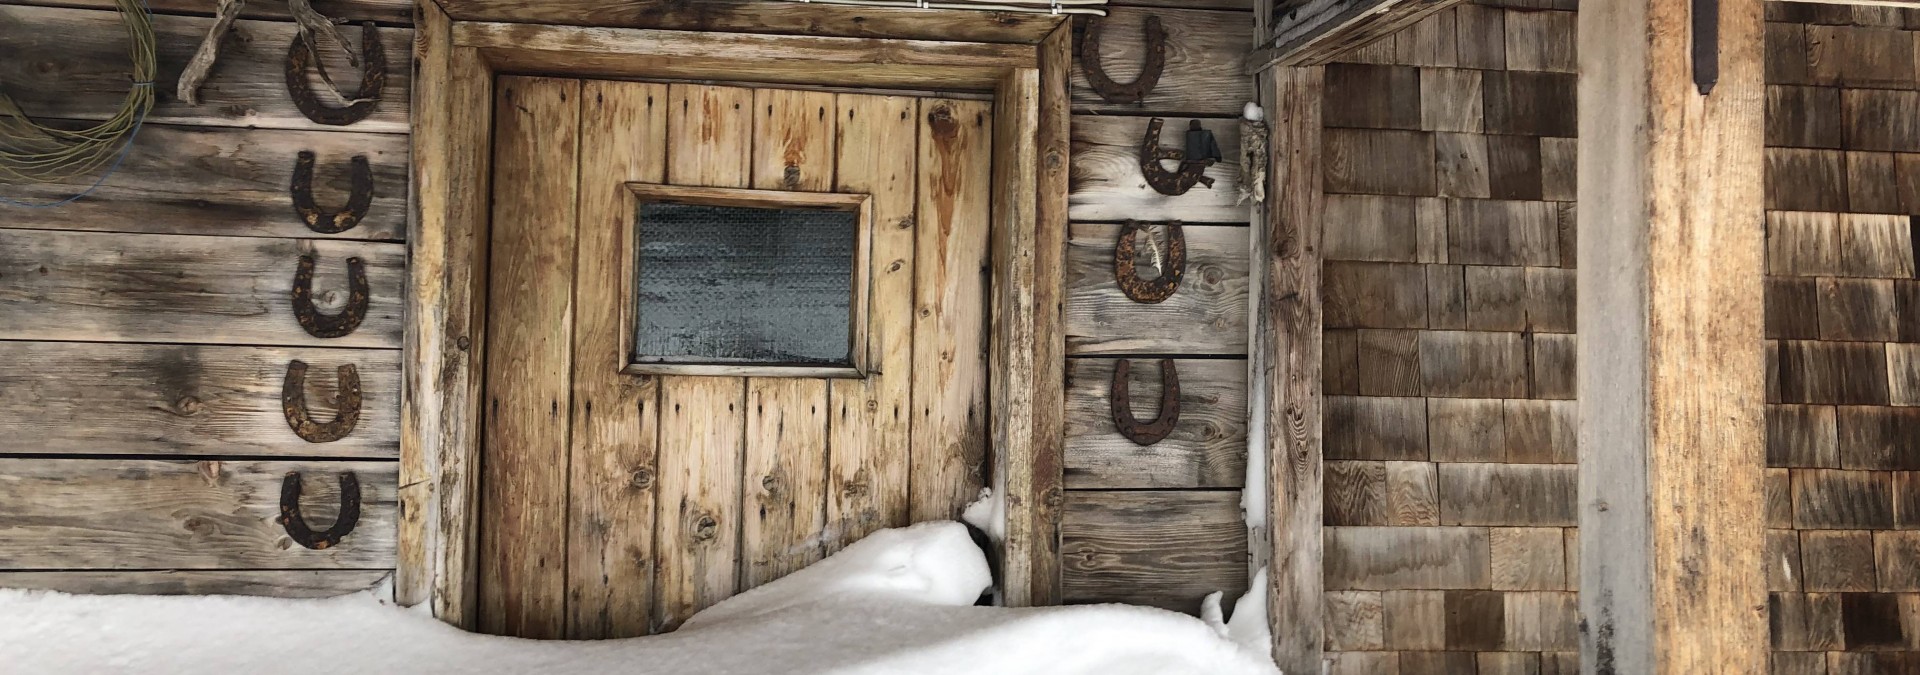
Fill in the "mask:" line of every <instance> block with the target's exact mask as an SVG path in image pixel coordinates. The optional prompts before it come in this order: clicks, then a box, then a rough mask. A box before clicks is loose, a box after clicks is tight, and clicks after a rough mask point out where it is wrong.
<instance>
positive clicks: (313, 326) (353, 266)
mask: <svg viewBox="0 0 1920 675" xmlns="http://www.w3.org/2000/svg"><path fill="white" fill-rule="evenodd" d="M313 267H314V260H313V256H312V255H302V256H300V269H299V270H297V271H295V272H294V273H293V318H294V320H295V321H299V322H300V327H301V328H305V329H306V330H307V334H308V335H312V336H314V337H317V338H337V337H341V336H344V335H347V334H349V333H352V332H353V330H354V329H355V328H359V327H360V322H361V321H362V320H364V319H366V318H367V302H368V298H369V296H371V295H372V293H373V287H372V286H371V285H369V284H368V283H367V265H366V263H364V262H361V261H360V259H359V258H348V259H347V307H346V309H343V310H340V313H339V314H334V315H326V314H321V313H320V309H319V308H317V307H315V306H314V305H313Z"/></svg>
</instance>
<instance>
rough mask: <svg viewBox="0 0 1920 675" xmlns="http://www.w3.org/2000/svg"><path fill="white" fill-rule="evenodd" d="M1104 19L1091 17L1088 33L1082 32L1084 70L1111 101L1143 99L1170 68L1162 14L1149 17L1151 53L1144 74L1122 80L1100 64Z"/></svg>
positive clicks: (1095, 89) (1142, 69) (1095, 90)
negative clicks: (1111, 74)
mask: <svg viewBox="0 0 1920 675" xmlns="http://www.w3.org/2000/svg"><path fill="white" fill-rule="evenodd" d="M1101 23H1102V20H1101V19H1088V20H1087V30H1086V33H1085V34H1084V35H1082V36H1080V70H1081V71H1082V72H1084V73H1085V74H1086V76H1087V86H1088V87H1090V88H1092V89H1093V93H1096V94H1099V95H1100V98H1102V99H1105V100H1106V101H1107V102H1108V103H1139V102H1140V101H1141V99H1144V98H1146V97H1147V94H1150V93H1153V88H1154V87H1155V86H1156V85H1159V84H1160V74H1161V73H1162V72H1163V71H1165V70H1166V68H1167V29H1165V28H1163V27H1161V26H1160V17H1157V16H1148V17H1147V26H1146V33H1147V36H1146V37H1147V54H1146V60H1145V61H1144V62H1142V63H1141V64H1140V76H1139V77H1136V78H1134V80H1133V81H1132V82H1128V83H1126V84H1120V83H1118V82H1114V81H1113V78H1111V77H1107V71H1106V69H1105V68H1104V67H1102V66H1101V65H1100V24H1101Z"/></svg>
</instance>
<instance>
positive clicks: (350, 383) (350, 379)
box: [280, 360, 360, 443]
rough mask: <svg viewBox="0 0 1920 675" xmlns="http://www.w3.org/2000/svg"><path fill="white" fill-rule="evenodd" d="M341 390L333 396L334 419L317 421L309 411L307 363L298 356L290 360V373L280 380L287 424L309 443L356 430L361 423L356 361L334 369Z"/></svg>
mask: <svg viewBox="0 0 1920 675" xmlns="http://www.w3.org/2000/svg"><path fill="white" fill-rule="evenodd" d="M334 374H335V377H336V384H335V385H334V388H335V389H336V390H337V392H338V393H336V394H334V397H333V409H334V411H335V412H334V413H333V421H331V422H315V421H313V415H312V414H310V413H308V412H307V364H306V362H304V361H300V360H295V361H293V362H292V363H288V364H287V376H286V378H285V379H283V380H281V383H280V409H281V410H282V411H283V412H285V413H286V415H287V426H288V427H289V428H292V429H293V433H294V435H295V436H299V437H300V439H301V440H304V441H306V442H308V443H332V442H334V441H337V440H340V439H342V438H346V437H347V434H351V433H353V427H354V426H355V425H357V424H359V423H360V370H359V369H358V368H355V367H353V364H347V365H344V366H340V367H339V368H337V369H335V370H334Z"/></svg>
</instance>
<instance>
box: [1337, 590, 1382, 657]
mask: <svg viewBox="0 0 1920 675" xmlns="http://www.w3.org/2000/svg"><path fill="white" fill-rule="evenodd" d="M1325 603H1326V607H1327V619H1326V631H1327V649H1328V650H1329V651H1335V650H1337V651H1362V650H1368V649H1380V648H1381V646H1382V644H1384V643H1385V642H1386V636H1385V632H1386V630H1385V628H1384V627H1383V625H1382V624H1383V621H1382V619H1383V616H1382V614H1383V611H1382V608H1381V599H1380V592H1379V591H1331V592H1329V593H1327V596H1326V600H1325Z"/></svg>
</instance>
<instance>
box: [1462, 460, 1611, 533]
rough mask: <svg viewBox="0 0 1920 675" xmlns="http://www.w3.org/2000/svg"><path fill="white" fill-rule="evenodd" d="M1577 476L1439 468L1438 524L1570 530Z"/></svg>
mask: <svg viewBox="0 0 1920 675" xmlns="http://www.w3.org/2000/svg"><path fill="white" fill-rule="evenodd" d="M1578 473H1579V471H1578V470H1577V469H1576V468H1575V466H1574V465H1570V464H1561V465H1547V464H1442V465H1440V522H1441V523H1442V524H1445V525H1501V526H1523V527H1525V526H1531V527H1541V526H1553V527H1572V526H1574V525H1576V524H1577V523H1576V520H1575V517H1574V503H1575V494H1574V492H1575V490H1574V484H1575V478H1576V475H1577V474H1578Z"/></svg>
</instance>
